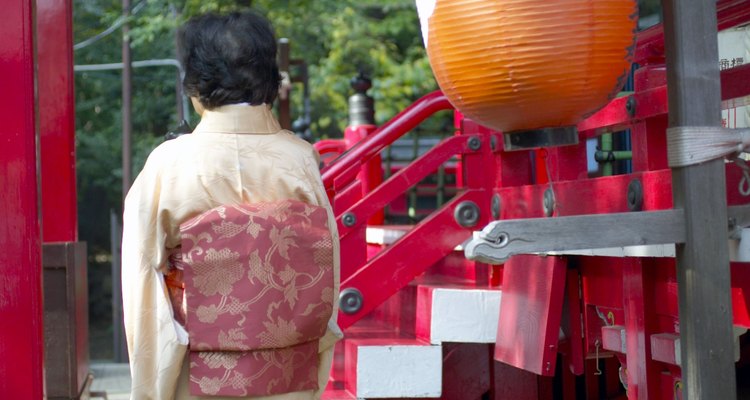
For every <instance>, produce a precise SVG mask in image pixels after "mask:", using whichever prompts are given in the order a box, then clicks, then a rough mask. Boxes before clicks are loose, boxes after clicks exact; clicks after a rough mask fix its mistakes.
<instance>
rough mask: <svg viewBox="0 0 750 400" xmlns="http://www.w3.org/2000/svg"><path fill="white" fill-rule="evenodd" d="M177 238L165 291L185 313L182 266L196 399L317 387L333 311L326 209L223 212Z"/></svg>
mask: <svg viewBox="0 0 750 400" xmlns="http://www.w3.org/2000/svg"><path fill="white" fill-rule="evenodd" d="M180 232H181V236H182V253H181V260H180V257H171V258H170V260H171V261H172V262H173V266H174V267H177V268H176V269H172V273H170V274H169V275H168V276H167V285H168V287H169V291H170V296H171V297H172V299H173V300H172V301H173V306H174V308H175V309H176V311H178V309H179V308H181V307H180V306H178V304H175V302H179V301H180V300H179V299H177V298H176V297H180V296H179V295H178V294H179V289H180V288H179V283H178V284H175V283H174V281H175V280H177V279H179V276H178V275H179V272H178V271H179V270H180V269H182V270H183V271H181V272H182V274H183V278H184V290H185V293H184V295H185V296H184V299H185V303H186V307H185V310H186V316H185V317H186V324H185V326H186V329H187V331H188V334H189V336H190V346H189V347H190V349H189V350H190V353H189V357H190V392H191V394H193V395H194V396H238V397H245V396H267V395H273V394H282V393H289V392H296V391H303V390H315V389H317V388H318V362H319V360H318V340H319V339H320V338H321V337H322V336H323V334H324V333H325V331H326V328H327V325H328V320H329V319H330V318H331V314H332V311H333V243H332V241H331V232H330V230H329V229H328V214H327V212H326V210H325V209H324V208H322V207H318V206H313V205H310V204H306V203H303V202H300V201H296V200H284V201H279V202H273V203H255V204H250V205H241V206H221V207H217V208H214V209H212V210H209V211H207V212H205V213H203V214H201V215H199V216H197V217H195V218H193V219H191V220H189V221H187V222H185V223H184V224H182V225H181V226H180ZM170 279H171V282H172V283H170ZM176 314H178V312H176ZM176 317H177V319H178V321H179V320H180V319H181V318H180V317H179V315H176Z"/></svg>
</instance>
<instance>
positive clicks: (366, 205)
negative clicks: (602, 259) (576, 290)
mask: <svg viewBox="0 0 750 400" xmlns="http://www.w3.org/2000/svg"><path fill="white" fill-rule="evenodd" d="M717 8H718V25H719V29H726V28H730V27H733V26H737V25H739V24H742V23H745V22H748V21H750V9H749V8H748V7H747V2H746V1H744V0H724V1H720V2H719V3H718V5H717ZM635 54H636V56H635V58H636V62H638V63H639V64H641V65H642V67H641V68H640V69H639V70H638V71H637V72H636V77H635V85H636V91H635V92H634V93H633V94H631V95H629V96H624V97H620V98H617V99H614V100H613V101H611V102H610V103H609V104H607V105H606V106H605V107H603V108H602V109H601V110H600V111H598V112H597V113H595V114H593V115H592V116H591V117H589V118H588V119H586V120H584V121H582V122H580V123H579V125H578V130H579V133H580V138H581V139H582V140H583V141H585V139H588V138H593V137H597V136H599V135H601V134H604V133H609V132H615V131H618V130H623V129H632V130H633V133H632V135H631V137H632V140H633V157H634V158H633V163H634V165H633V170H634V171H635V172H634V173H632V174H628V175H618V176H608V177H601V178H595V179H584V178H585V176H583V177H582V176H579V175H580V171H581V170H583V171H585V167H583V168H582V167H581V164H583V165H585V162H586V161H585V154H586V150H585V144H584V143H585V142H582V143H581V144H580V145H578V146H568V147H566V148H557V149H549V150H548V151H542V152H540V154H537V156H536V157H537V158H540V157H541V158H543V159H546V166H545V165H544V164H540V163H537V167H539V166H540V165H541V166H542V167H543V168H549V169H550V171H551V174H550V175H549V177H550V178H551V180H552V181H555V182H556V183H555V185H556V188H557V193H556V196H557V198H556V201H557V202H558V203H559V204H561V205H564V206H563V207H560V208H559V209H558V210H557V211H556V215H580V214H596V213H612V212H623V211H627V210H628V204H627V202H626V201H624V199H623V197H622V193H626V192H627V189H628V185H629V184H630V182H631V181H633V180H640V181H641V183H642V185H643V192H644V193H649V196H646V198H645V199H644V203H643V206H642V209H643V210H657V209H667V208H671V207H672V203H671V195H670V193H671V172H670V170H669V169H668V165H667V161H666V144H665V143H664V142H663V138H661V136H659V135H656V136H658V137H656V136H654V135H653V134H647V133H648V132H654V131H660V132H662V133H663V131H664V130H665V129H666V113H667V110H668V109H667V91H666V74H665V70H664V66H663V62H664V38H663V30H662V27H661V25H657V26H654V27H652V28H649V29H647V30H644V31H642V32H640V33H639V35H638V40H637V48H636V52H635ZM721 78H722V100H730V99H736V98H739V97H743V96H748V95H750V65H748V64H746V65H742V66H737V67H734V68H731V69H727V70H724V71H722V73H721ZM449 109H452V106H451V104H450V103H449V102H448V100H447V99H446V97H445V96H444V95H443V94H442V93H441V92H439V91H437V92H433V93H430V94H428V95H426V96H424V97H422V98H421V99H419V100H418V101H417V102H415V103H414V104H413V105H411V106H410V107H408V108H407V109H405V110H404V111H403V112H401V113H400V114H398V115H397V116H396V117H394V118H393V119H392V120H391V121H389V122H388V123H386V124H385V125H383V126H382V127H380V128H378V129H377V130H375V131H374V132H373V133H372V134H371V135H369V136H368V137H366V138H365V139H363V140H362V141H361V142H359V143H358V144H357V145H355V146H354V147H352V148H351V149H349V150H348V151H346V152H344V154H342V155H341V156H340V157H338V158H337V159H335V160H334V161H333V162H331V163H330V164H329V165H328V166H327V167H326V168H325V169H324V170H323V183H324V185H325V187H326V190H327V191H328V193H329V197H330V198H331V199H332V203H333V205H334V209H335V214H336V218H337V222H338V228H339V234H340V238H341V249H342V250H341V251H342V255H341V257H342V272H341V280H342V285H341V288H342V290H346V289H349V288H353V289H357V290H358V291H359V292H360V293H361V295H362V299H363V304H362V307H361V308H360V309H358V310H357V311H356V312H353V313H350V314H345V313H343V312H342V313H341V314H340V316H339V323H340V324H341V326H342V327H343V328H346V327H348V326H350V325H351V324H353V323H354V322H356V321H357V320H359V319H360V318H362V317H363V316H365V315H366V314H367V313H368V312H369V311H371V310H373V309H375V308H376V307H378V306H379V305H380V304H381V303H383V302H384V301H385V300H387V299H388V298H389V297H390V296H392V295H393V294H395V293H396V292H397V291H398V290H400V289H401V288H403V287H404V286H406V285H407V284H408V283H409V282H410V281H411V280H412V279H414V278H415V277H416V276H418V275H420V274H421V273H423V272H424V271H425V270H426V269H427V268H428V267H430V266H431V265H433V264H435V263H436V262H438V261H440V260H441V259H443V258H444V257H446V256H447V255H448V254H450V253H451V252H452V251H454V249H455V248H456V246H457V245H459V244H461V243H462V242H463V241H464V240H466V239H467V238H468V237H469V236H470V233H471V231H473V230H478V229H481V227H483V226H484V225H485V224H486V223H487V222H488V221H489V220H490V218H491V217H492V218H502V219H511V218H529V217H542V216H544V210H543V207H542V202H540V201H538V199H539V198H541V197H543V192H544V190H546V187H544V186H542V185H534V184H533V182H534V179H533V178H532V175H533V171H532V169H531V167H530V166H529V164H530V163H529V161H528V160H529V152H528V151H521V152H504V151H503V150H502V144H501V143H502V136H501V133H499V132H493V131H490V130H489V129H486V128H484V127H481V126H479V125H477V124H475V123H473V122H472V121H470V120H468V119H465V120H463V122H462V124H461V125H462V126H461V132H458V133H459V134H457V135H456V136H453V137H450V138H447V139H445V140H443V141H442V142H440V143H439V144H438V145H436V146H435V147H434V148H432V149H431V150H429V151H428V152H427V153H425V154H424V155H422V156H421V157H419V158H417V159H416V160H414V161H413V162H412V163H411V164H409V165H408V166H407V167H405V168H403V169H402V170H400V171H399V172H398V173H396V174H394V175H393V176H391V177H390V178H389V179H388V180H386V181H385V182H383V183H382V184H380V185H379V186H377V187H376V188H375V189H374V190H371V191H369V192H368V193H362V192H363V190H362V187H361V185H360V182H359V181H358V179H357V175H358V174H359V173H360V171H361V170H362V168H363V166H364V165H365V164H366V163H367V162H368V161H369V160H371V159H372V158H373V157H375V156H377V155H378V154H380V152H381V151H383V149H385V148H386V147H387V146H389V145H390V144H392V143H393V142H394V141H395V140H397V139H398V138H400V137H401V136H403V135H404V134H406V133H407V132H409V131H410V130H411V129H413V128H414V127H416V126H417V125H418V124H419V123H421V122H422V121H424V120H425V119H426V118H428V117H429V116H431V115H433V114H434V113H436V112H438V111H441V110H449ZM657 125H658V126H657ZM660 138H661V139H660ZM331 146H333V147H331ZM328 147H331V151H340V150H341V148H340V147H337V148H336V146H335V143H333V144H329V146H328ZM334 148H335V149H334ZM573 153H578V154H581V156H573ZM455 155H460V156H461V163H460V164H461V167H460V168H459V169H458V170H457V171H456V173H457V174H459V175H461V176H462V178H461V179H459V181H460V182H462V184H461V185H459V187H458V188H457V189H458V193H457V194H456V196H455V197H454V198H453V199H452V200H451V201H450V202H448V203H446V204H445V205H444V206H443V207H441V208H439V209H437V210H435V211H434V212H433V213H432V214H431V215H430V216H429V217H427V218H426V219H424V220H423V221H422V222H420V223H418V224H416V225H415V226H413V227H412V228H411V229H410V230H409V232H408V233H406V235H404V236H403V237H402V238H400V239H399V240H397V241H396V242H395V243H393V244H392V245H390V246H387V247H385V248H384V249H382V250H381V251H380V252H379V253H378V254H376V255H374V256H370V257H368V251H367V243H366V237H365V235H366V227H367V221H368V219H369V218H370V217H372V216H373V215H374V214H375V213H377V212H379V211H381V210H382V209H383V207H385V206H386V205H387V204H389V202H391V201H392V200H393V199H394V198H396V197H397V196H399V195H401V194H402V193H404V192H405V191H406V190H408V189H409V188H410V187H412V186H413V185H415V184H417V183H419V182H420V181H421V180H422V179H424V177H426V176H428V175H429V174H430V173H432V172H433V171H435V170H436V169H437V168H438V167H439V166H440V165H441V164H443V163H444V162H446V161H448V160H449V159H451V158H452V157H454V156H455ZM538 175H539V174H537V176H538ZM741 177H742V176H741V172H740V171H739V169H738V168H736V167H735V166H734V165H728V166H727V187H728V188H732V187H736V186H735V185H736V184H738V183H739V180H740V179H741ZM530 183H531V185H529V184H530ZM596 187H601V188H606V190H596ZM728 192H729V193H728V199H727V200H728V204H729V205H734V204H744V203H746V202H747V200H746V199H745V198H741V197H740V196H739V194H737V193H736V191H735V190H729V191H728ZM586 193H588V194H589V195H591V196H593V197H597V198H598V200H597V201H595V202H582V201H580V198H581V196H582V195H586ZM496 195H497V196H499V198H502V199H514V201H513V202H509V203H508V204H503V206H502V208H501V209H497V210H494V209H493V206H492V203H493V196H496ZM460 213H469V214H471V213H476V215H475V216H474V217H475V218H474V219H473V220H472V221H469V222H467V221H463V224H462V222H461V221H460V220H461V218H458V217H457V215H458V214H460ZM495 213H496V214H495ZM740 317H741V316H740ZM740 319H743V318H740ZM743 322H744V323H750V321H744V319H743Z"/></svg>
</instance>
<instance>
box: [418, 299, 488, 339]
mask: <svg viewBox="0 0 750 400" xmlns="http://www.w3.org/2000/svg"><path fill="white" fill-rule="evenodd" d="M501 297H502V292H501V291H500V290H499V289H487V288H472V287H465V286H457V285H429V284H423V285H419V288H418V291H417V327H416V330H417V337H418V338H419V339H422V340H424V341H427V342H429V343H431V344H441V343H443V342H452V343H495V339H496V337H497V324H498V319H499V317H500V299H501Z"/></svg>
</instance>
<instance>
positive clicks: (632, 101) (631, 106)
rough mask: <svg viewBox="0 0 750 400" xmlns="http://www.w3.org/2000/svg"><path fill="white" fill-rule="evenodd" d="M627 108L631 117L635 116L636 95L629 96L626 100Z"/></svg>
mask: <svg viewBox="0 0 750 400" xmlns="http://www.w3.org/2000/svg"><path fill="white" fill-rule="evenodd" d="M625 110H626V111H627V112H628V115H629V116H630V117H631V118H632V117H635V97H633V96H630V97H628V101H626V102H625Z"/></svg>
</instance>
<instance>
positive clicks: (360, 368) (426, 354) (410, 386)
mask: <svg viewBox="0 0 750 400" xmlns="http://www.w3.org/2000/svg"><path fill="white" fill-rule="evenodd" d="M442 382H443V350H442V347H441V346H429V345H380V346H367V345H361V346H359V347H358V349H357V393H356V396H357V398H365V399H377V398H391V397H396V398H410V397H412V398H413V397H440V395H441V391H442Z"/></svg>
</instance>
